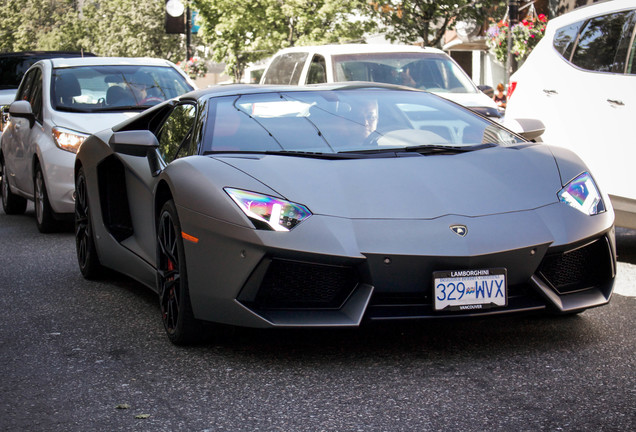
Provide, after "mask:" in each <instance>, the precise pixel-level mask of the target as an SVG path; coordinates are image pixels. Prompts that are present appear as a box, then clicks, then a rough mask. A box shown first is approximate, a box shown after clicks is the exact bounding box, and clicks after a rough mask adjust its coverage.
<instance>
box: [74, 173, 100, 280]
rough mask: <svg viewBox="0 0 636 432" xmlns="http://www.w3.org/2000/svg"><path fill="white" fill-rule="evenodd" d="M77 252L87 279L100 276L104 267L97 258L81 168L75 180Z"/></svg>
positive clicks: (81, 269) (84, 180)
mask: <svg viewBox="0 0 636 432" xmlns="http://www.w3.org/2000/svg"><path fill="white" fill-rule="evenodd" d="M75 195H76V197H75V250H76V252H77V263H78V264H79V268H80V272H82V276H84V277H85V278H86V279H95V278H97V277H99V276H100V274H101V272H102V269H103V268H102V266H101V264H100V262H99V257H98V256H97V249H96V248H95V239H94V237H93V224H92V222H91V218H90V207H89V205H88V188H87V185H86V175H85V174H84V168H80V169H79V172H78V173H77V177H76V178H75Z"/></svg>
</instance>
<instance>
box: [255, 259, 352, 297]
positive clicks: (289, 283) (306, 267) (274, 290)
mask: <svg viewBox="0 0 636 432" xmlns="http://www.w3.org/2000/svg"><path fill="white" fill-rule="evenodd" d="M357 284H358V276H357V272H356V271H355V269H354V268H352V267H344V266H332V265H324V264H314V263H306V262H298V261H288V260H280V259H275V260H272V261H271V263H270V264H269V267H268V269H267V272H266V273H265V276H264V278H263V280H262V283H261V285H260V288H259V290H258V294H257V295H256V298H255V301H254V303H255V306H256V307H257V308H260V309H288V308H304V309H325V308H330V309H336V308H339V307H340V306H341V305H342V304H343V303H344V301H345V300H346V299H347V298H348V297H349V295H350V294H351V292H352V291H353V290H354V288H355V287H356V285H357Z"/></svg>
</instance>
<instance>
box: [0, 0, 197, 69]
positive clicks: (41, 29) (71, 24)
mask: <svg viewBox="0 0 636 432" xmlns="http://www.w3.org/2000/svg"><path fill="white" fill-rule="evenodd" d="M2 1H3V3H2V7H0V51H28V50H58V51H59V50H68V51H81V50H84V51H90V52H92V53H94V54H97V55H101V56H126V57H141V56H143V57H160V58H167V59H169V60H173V61H178V60H182V59H185V43H184V41H183V37H182V36H181V35H169V34H166V33H165V29H164V17H165V9H164V8H165V2H164V1H163V0H152V1H148V0H146V1H139V0H108V1H104V0H84V1H83V2H78V1H77V0H2ZM79 3H82V7H81V10H80V7H79Z"/></svg>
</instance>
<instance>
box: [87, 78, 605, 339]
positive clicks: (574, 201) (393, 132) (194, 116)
mask: <svg viewBox="0 0 636 432" xmlns="http://www.w3.org/2000/svg"><path fill="white" fill-rule="evenodd" d="M526 123H527V122H526ZM527 132H528V134H530V133H533V131H531V130H528V131H527ZM75 184H76V210H75V224H76V242H77V257H78V261H79V266H80V270H81V272H82V273H83V275H84V276H85V277H87V278H93V277H95V276H96V275H98V274H99V272H100V270H102V269H103V267H107V268H110V269H114V270H116V271H118V272H121V273H124V274H126V275H129V276H131V277H133V278H134V279H136V280H138V281H140V282H141V283H143V284H145V285H147V286H149V287H151V288H152V289H154V290H156V292H157V293H158V295H159V299H160V308H161V315H162V319H163V323H164V326H165V329H166V331H167V334H168V336H169V338H170V340H171V341H172V342H174V343H177V344H183V343H187V342H190V341H192V340H193V339H194V338H196V336H197V335H198V334H199V330H198V326H199V324H200V323H201V322H203V321H209V322H215V323H224V324H231V325H240V326H248V327H290V326H292V327H302V326H358V325H359V324H361V323H362V322H363V321H365V320H385V319H406V318H441V317H444V318H447V317H464V316H477V315H488V314H503V313H512V312H521V311H539V310H547V311H552V312H555V313H574V312H579V311H581V310H584V309H586V308H590V307H594V306H599V305H603V304H605V303H607V302H608V301H609V299H610V296H611V293H612V288H613V283H614V277H615V272H616V251H615V240H614V212H613V210H612V208H611V207H610V204H609V199H608V197H607V196H606V195H604V194H603V193H602V192H601V191H600V190H599V189H598V188H597V186H596V185H595V183H594V179H593V175H592V174H591V173H590V172H589V171H588V169H587V168H586V166H585V164H584V163H583V162H582V161H581V160H580V159H579V158H578V157H577V156H576V155H574V154H573V153H572V152H570V151H568V150H564V149H562V148H558V147H552V146H548V145H544V144H536V143H534V142H531V141H527V140H526V139H524V138H522V137H521V136H519V135H516V134H514V133H512V132H510V131H509V130H507V129H504V128H503V127H501V126H499V125H498V124H496V123H493V122H491V121H490V120H487V119H486V118H483V117H481V116H479V115H477V114H475V113H473V112H471V111H469V110H467V109H465V108H462V107H460V106H459V105H456V104H454V103H452V102H449V101H446V100H444V99H442V98H439V97H437V96H435V95H432V94H429V93H426V92H422V91H417V90H412V89H411V90H408V89H405V88H399V87H392V86H383V85H377V84H374V85H371V84H362V83H348V84H346V85H345V84H342V85H329V86H316V87H311V88H302V87H301V88H299V87H293V88H292V87H259V86H224V87H217V88H213V89H208V90H204V91H196V92H192V93H188V94H186V95H184V96H181V97H179V98H177V99H173V100H171V101H168V102H165V103H163V104H160V105H157V106H156V107H154V108H151V109H149V110H147V111H145V112H144V113H142V114H140V115H139V116H137V117H135V118H133V119H130V120H128V121H126V122H124V123H122V124H120V125H118V126H117V127H115V128H113V129H108V130H105V131H102V132H100V133H97V134H95V135H93V136H91V137H89V138H88V139H87V140H86V141H85V142H84V144H83V145H82V146H81V148H80V150H79V152H78V154H77V159H76V164H75Z"/></svg>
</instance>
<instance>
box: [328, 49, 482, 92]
mask: <svg viewBox="0 0 636 432" xmlns="http://www.w3.org/2000/svg"><path fill="white" fill-rule="evenodd" d="M333 67H334V76H335V78H336V81H372V82H382V83H388V84H398V85H405V86H408V87H414V88H417V89H421V90H428V91H431V92H438V93H444V92H454V93H477V92H478V89H477V88H476V87H475V85H474V84H473V83H472V81H471V80H470V78H469V77H468V76H467V75H466V74H465V73H464V71H463V70H462V69H461V68H460V67H459V66H457V64H456V63H454V62H453V61H452V60H451V59H449V58H447V57H445V56H443V55H437V54H427V53H363V54H347V55H336V56H333Z"/></svg>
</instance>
